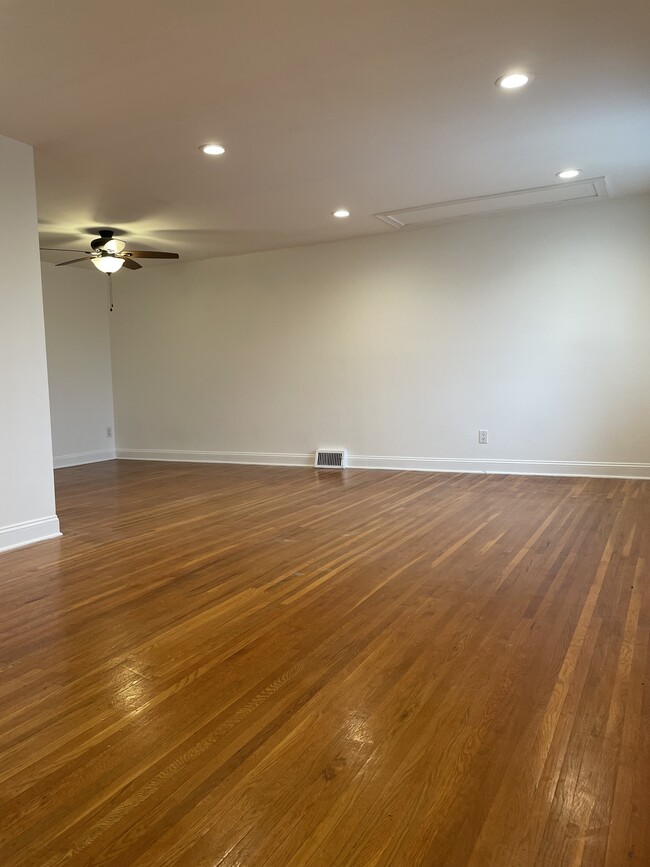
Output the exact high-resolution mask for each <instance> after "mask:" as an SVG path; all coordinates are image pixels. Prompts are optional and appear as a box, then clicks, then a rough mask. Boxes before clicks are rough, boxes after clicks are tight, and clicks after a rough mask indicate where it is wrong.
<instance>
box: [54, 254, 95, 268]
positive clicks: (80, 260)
mask: <svg viewBox="0 0 650 867" xmlns="http://www.w3.org/2000/svg"><path fill="white" fill-rule="evenodd" d="M94 258H95V257H94V256H82V257H81V259H70V260H69V261H68V262H57V263H56V267H57V268H60V267H61V265H74V263H75V262H85V261H86V260H87V259H94Z"/></svg>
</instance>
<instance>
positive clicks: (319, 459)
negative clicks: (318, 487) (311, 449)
mask: <svg viewBox="0 0 650 867" xmlns="http://www.w3.org/2000/svg"><path fill="white" fill-rule="evenodd" d="M347 459H348V453H347V452H346V450H345V449H318V451H317V452H316V463H315V464H314V466H315V467H317V468H318V469H321V470H344V469H345V468H346V466H347V463H348V460H347Z"/></svg>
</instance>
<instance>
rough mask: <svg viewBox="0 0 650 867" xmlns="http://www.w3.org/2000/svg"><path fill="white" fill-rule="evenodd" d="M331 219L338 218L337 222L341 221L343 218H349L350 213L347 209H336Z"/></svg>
mask: <svg viewBox="0 0 650 867" xmlns="http://www.w3.org/2000/svg"><path fill="white" fill-rule="evenodd" d="M332 216H333V217H338V219H339V220H343V219H344V218H345V217H349V216H350V212H349V211H348V209H347V208H337V210H336V211H333V212H332Z"/></svg>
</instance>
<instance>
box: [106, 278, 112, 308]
mask: <svg viewBox="0 0 650 867" xmlns="http://www.w3.org/2000/svg"><path fill="white" fill-rule="evenodd" d="M107 277H108V309H109V312H110V313H112V312H113V277H112V275H111V274H107Z"/></svg>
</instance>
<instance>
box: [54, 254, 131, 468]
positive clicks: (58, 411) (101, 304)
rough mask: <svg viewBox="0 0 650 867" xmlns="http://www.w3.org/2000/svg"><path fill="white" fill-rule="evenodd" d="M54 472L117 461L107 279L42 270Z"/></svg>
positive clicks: (93, 273) (68, 270) (85, 272)
mask: <svg viewBox="0 0 650 867" xmlns="http://www.w3.org/2000/svg"><path fill="white" fill-rule="evenodd" d="M42 273H43V305H44V311H45V337H46V343H47V367H48V374H49V385H50V407H51V413H52V445H53V449H54V466H55V467H64V466H72V465H75V464H84V463H91V462H93V461H102V460H110V459H112V458H114V457H115V448H114V442H115V439H114V438H111V437H108V436H107V435H106V428H107V427H111V428H113V427H114V420H113V386H112V379H111V349H110V338H109V316H110V314H109V312H108V301H107V286H106V277H105V276H104V275H103V274H100V273H99V272H98V271H96V270H95V269H94V268H92V266H91V267H89V268H88V269H82V268H72V267H70V268H55V267H54V265H49V264H43V266H42Z"/></svg>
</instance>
